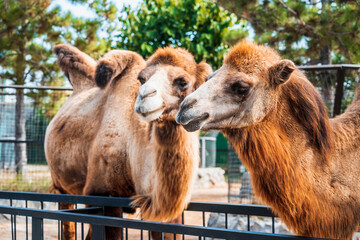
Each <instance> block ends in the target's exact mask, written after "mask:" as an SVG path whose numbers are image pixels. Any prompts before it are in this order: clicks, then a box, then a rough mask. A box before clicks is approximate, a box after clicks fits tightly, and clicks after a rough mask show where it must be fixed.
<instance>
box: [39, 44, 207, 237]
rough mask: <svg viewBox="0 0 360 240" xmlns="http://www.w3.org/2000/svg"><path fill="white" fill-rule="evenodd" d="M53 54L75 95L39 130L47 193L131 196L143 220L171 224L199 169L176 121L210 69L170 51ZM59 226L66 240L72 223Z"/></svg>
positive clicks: (115, 233) (111, 232)
mask: <svg viewBox="0 0 360 240" xmlns="http://www.w3.org/2000/svg"><path fill="white" fill-rule="evenodd" d="M54 52H55V53H56V54H57V56H58V64H59V66H60V68H61V69H62V70H63V71H64V73H65V75H66V76H67V77H68V78H69V80H70V82H71V84H72V86H73V89H74V91H73V93H72V95H71V96H70V97H69V98H68V99H67V101H66V102H65V103H64V105H63V106H62V107H61V109H60V110H59V112H58V113H57V114H56V116H55V117H54V119H53V120H52V121H51V122H50V124H49V126H48V128H47V131H46V137H45V153H46V159H47V161H48V164H49V167H50V171H51V177H52V182H53V192H56V193H63V194H83V195H101V196H116V197H133V198H134V201H133V204H134V206H139V207H140V209H141V210H140V212H141V216H142V218H143V219H144V220H151V221H163V222H164V221H167V222H168V221H175V222H178V221H179V218H178V216H181V213H182V211H183V210H184V208H185V207H186V205H187V203H188V201H189V200H190V190H191V186H192V182H193V180H194V176H195V172H196V170H197V167H198V161H199V152H198V151H199V134H198V133H189V132H187V131H185V129H184V128H183V127H182V126H181V125H179V124H177V123H176V122H175V117H176V113H177V111H178V109H179V106H180V103H181V101H182V100H183V99H184V98H185V96H187V95H188V94H189V93H191V92H193V91H194V90H195V89H196V88H197V87H199V86H200V85H201V84H202V83H203V82H205V80H206V78H207V76H208V75H209V74H210V71H212V70H211V68H210V66H209V65H208V64H206V63H205V62H201V63H199V64H197V63H196V62H195V60H194V57H193V56H192V55H191V54H190V53H189V52H188V51H186V50H184V49H181V48H176V49H175V48H171V47H166V48H161V49H158V50H157V51H156V52H155V53H154V54H153V55H152V56H151V57H150V58H149V59H148V60H147V61H146V62H145V61H144V60H143V58H142V57H141V56H140V55H138V54H137V53H135V52H131V51H124V50H113V51H110V52H109V53H107V54H106V55H105V56H104V57H103V58H101V59H100V60H99V61H98V62H96V61H95V60H93V59H92V58H91V57H89V56H88V55H86V54H85V53H83V52H81V51H80V50H78V49H77V48H75V47H72V46H69V45H57V46H56V47H55V48H54ZM138 93H139V94H138ZM135 111H136V112H135ZM61 208H62V209H69V208H73V206H72V205H69V204H61ZM125 210H126V209H124V211H125ZM127 210H128V211H130V212H131V209H127ZM105 215H108V216H120V209H117V208H105ZM63 228H64V238H65V239H73V238H74V225H72V223H68V222H67V223H65V224H64V226H63ZM120 231H121V229H118V228H110V227H108V228H106V229H105V232H106V233H105V234H106V239H120ZM171 236H173V235H171ZM90 237H91V236H90V234H88V238H90ZM153 237H154V238H157V236H156V233H154V234H153Z"/></svg>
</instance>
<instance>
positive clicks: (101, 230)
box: [91, 224, 105, 240]
mask: <svg viewBox="0 0 360 240" xmlns="http://www.w3.org/2000/svg"><path fill="white" fill-rule="evenodd" d="M91 227H92V239H96V240H98V239H99V240H104V239H105V227H104V226H102V225H95V224H92V225H91Z"/></svg>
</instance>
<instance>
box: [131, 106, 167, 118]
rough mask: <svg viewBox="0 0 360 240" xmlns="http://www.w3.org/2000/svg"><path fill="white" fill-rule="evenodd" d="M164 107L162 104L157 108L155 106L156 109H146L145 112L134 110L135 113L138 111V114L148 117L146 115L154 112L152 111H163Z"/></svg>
mask: <svg viewBox="0 0 360 240" xmlns="http://www.w3.org/2000/svg"><path fill="white" fill-rule="evenodd" d="M164 109H165V107H164V106H160V107H158V108H156V109H154V110H151V111H147V112H136V113H138V114H140V115H141V116H142V117H144V118H145V117H148V116H150V115H151V114H154V113H157V112H160V111H161V112H163V111H164Z"/></svg>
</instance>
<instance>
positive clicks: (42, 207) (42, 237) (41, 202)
mask: <svg viewBox="0 0 360 240" xmlns="http://www.w3.org/2000/svg"><path fill="white" fill-rule="evenodd" d="M40 207H41V210H44V201H40ZM43 226H44V224H41V239H44V229H43Z"/></svg>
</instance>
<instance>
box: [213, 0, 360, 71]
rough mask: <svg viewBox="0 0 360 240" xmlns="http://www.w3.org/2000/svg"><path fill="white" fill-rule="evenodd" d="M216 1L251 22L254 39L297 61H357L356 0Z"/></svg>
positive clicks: (359, 7) (359, 8)
mask: <svg viewBox="0 0 360 240" xmlns="http://www.w3.org/2000/svg"><path fill="white" fill-rule="evenodd" d="M217 4H218V5H221V6H223V7H225V8H226V9H228V10H229V11H231V12H233V13H235V14H236V15H237V16H238V17H239V18H242V19H244V20H246V21H247V22H248V23H249V24H251V26H252V28H253V29H254V31H255V40H257V41H258V42H260V43H266V44H269V45H270V46H273V47H276V48H277V49H278V50H279V51H281V53H282V55H283V56H285V57H287V58H290V59H293V60H295V62H296V63H297V64H306V63H310V64H316V63H322V64H328V63H331V61H332V60H336V62H337V63H339V62H347V63H354V62H355V63H358V62H360V54H359V52H360V29H359V25H360V3H359V2H358V1H339V0H321V1H315V0H302V1H297V0H287V1H285V0H283V1H282V0H265V1H260V0H258V1H245V0H218V1H217ZM331 56H332V58H331Z"/></svg>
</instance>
